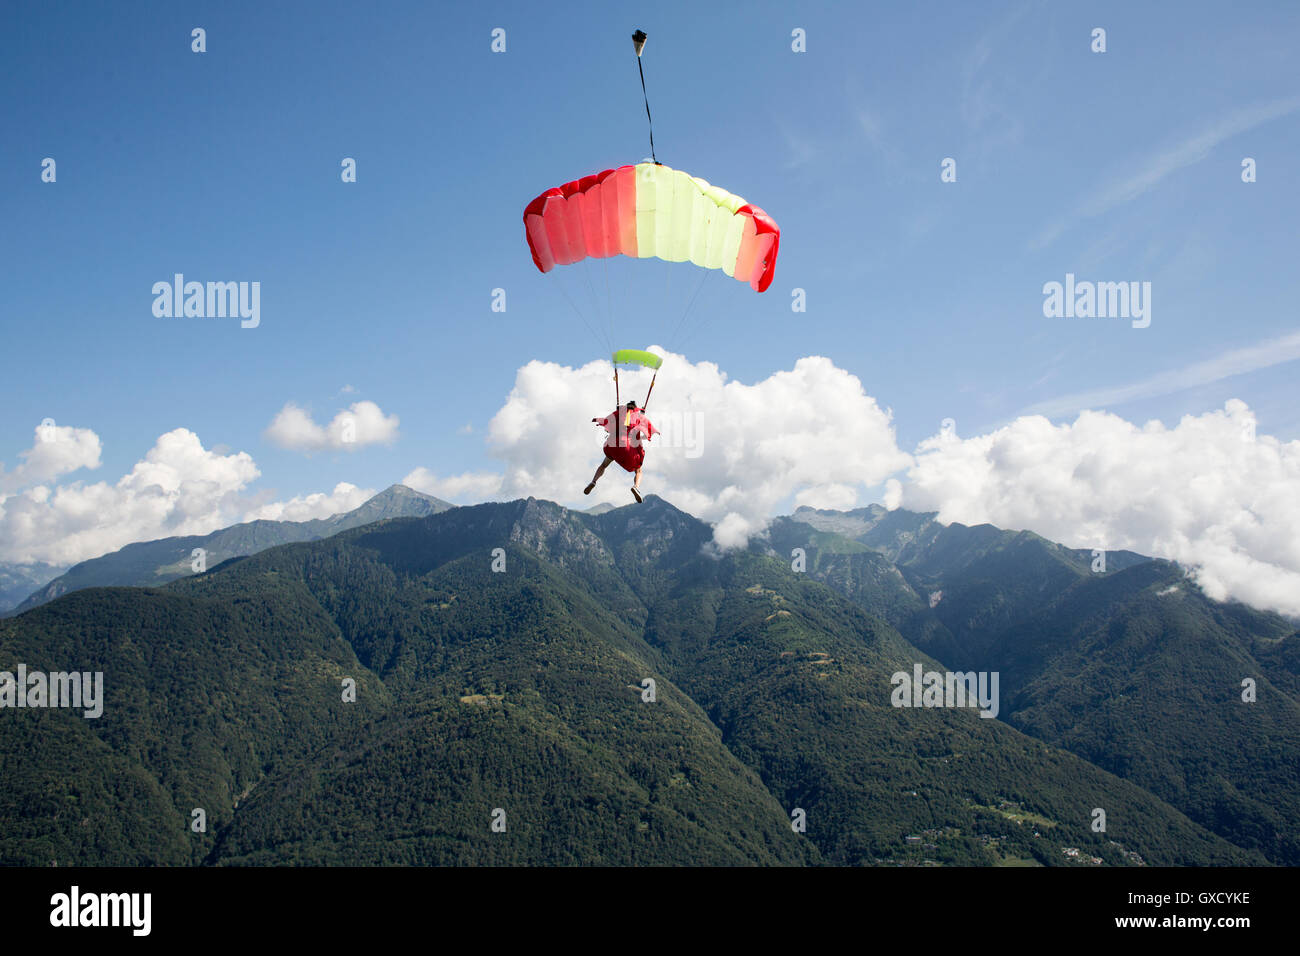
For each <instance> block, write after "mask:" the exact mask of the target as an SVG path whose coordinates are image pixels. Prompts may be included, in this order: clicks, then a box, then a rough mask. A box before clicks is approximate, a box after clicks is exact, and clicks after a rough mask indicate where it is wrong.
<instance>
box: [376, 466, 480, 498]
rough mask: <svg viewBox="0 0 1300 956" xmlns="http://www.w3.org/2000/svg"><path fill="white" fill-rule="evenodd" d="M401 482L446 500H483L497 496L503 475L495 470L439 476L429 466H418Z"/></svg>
mask: <svg viewBox="0 0 1300 956" xmlns="http://www.w3.org/2000/svg"><path fill="white" fill-rule="evenodd" d="M401 484H403V485H406V487H408V488H414V489H415V490H416V491H422V492H424V493H425V494H426V495H433V496H434V497H435V498H442V499H444V500H446V501H454V500H455V499H457V498H465V497H467V498H469V499H470V500H473V501H481V500H482V499H484V498H491V497H493V496H495V495H496V494H497V492H498V491H500V490H501V476H500V475H499V474H497V473H495V472H471V471H467V472H465V473H463V474H460V475H451V476H450V477H447V478H439V477H438V476H437V475H435V474H434V473H433V472H431V471H429V469H427V468H416V469H415V470H414V471H412V472H410V473H409V474H408V475H407V476H406V477H405V478H403V479H402V481H401Z"/></svg>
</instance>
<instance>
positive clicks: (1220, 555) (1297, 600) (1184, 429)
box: [885, 399, 1300, 615]
mask: <svg viewBox="0 0 1300 956" xmlns="http://www.w3.org/2000/svg"><path fill="white" fill-rule="evenodd" d="M885 503H886V505H887V506H889V507H891V508H892V507H900V506H901V507H904V508H909V509H912V510H915V511H938V512H939V520H940V521H942V522H944V523H948V522H953V521H959V522H961V523H963V524H968V525H970V524H979V523H982V522H988V523H990V524H994V525H997V526H999V527H1003V528H1012V529H1022V528H1024V529H1029V530H1032V531H1034V532H1036V533H1037V534H1040V535H1043V536H1044V537H1046V538H1050V539H1052V540H1055V541H1060V542H1062V543H1064V544H1067V545H1069V546H1072V547H1080V548H1097V547H1101V548H1105V549H1108V550H1118V549H1131V550H1134V551H1138V552H1141V553H1143V554H1150V555H1154V556H1157V557H1163V558H1168V559H1170V560H1174V561H1177V562H1179V563H1181V564H1183V565H1184V566H1186V567H1189V568H1192V569H1194V573H1195V576H1196V579H1197V582H1198V583H1199V584H1200V586H1201V587H1202V588H1203V589H1204V591H1205V593H1206V594H1208V595H1209V596H1210V597H1212V598H1214V599H1216V600H1226V599H1229V598H1232V599H1236V600H1240V601H1243V602H1245V603H1247V604H1251V605H1253V606H1255V607H1262V608H1269V609H1273V610H1277V611H1280V612H1282V613H1285V614H1292V615H1300V441H1292V442H1280V441H1278V440H1277V439H1275V438H1273V437H1271V436H1267V435H1258V436H1256V435H1255V419H1254V416H1253V414H1252V413H1251V411H1250V409H1249V408H1248V407H1247V406H1246V404H1245V403H1244V402H1241V401H1239V400H1237V399H1233V400H1231V401H1229V402H1228V403H1227V404H1226V405H1225V406H1224V409H1223V410H1222V411H1214V412H1208V413H1206V414H1203V415H1200V416H1192V415H1188V416H1185V417H1184V418H1183V419H1182V420H1181V421H1180V422H1179V423H1178V424H1177V425H1176V426H1175V427H1173V428H1167V427H1165V426H1164V425H1163V424H1161V423H1160V422H1156V421H1153V422H1148V423H1147V424H1146V425H1143V426H1141V427H1139V426H1137V425H1134V424H1132V423H1130V422H1127V421H1125V420H1124V419H1122V418H1119V417H1118V416H1116V415H1112V414H1109V413H1106V412H1092V411H1088V412H1083V413H1082V414H1081V415H1079V417H1078V418H1077V420H1075V421H1074V423H1073V424H1063V425H1053V424H1052V423H1051V422H1049V421H1048V420H1047V419H1046V418H1042V417H1040V416H1029V417H1024V418H1019V419H1017V420H1015V421H1014V422H1012V423H1010V424H1009V425H1007V426H1005V427H1003V428H1000V429H998V430H996V431H994V432H992V433H990V434H987V435H980V436H977V437H974V438H968V439H960V438H957V437H955V436H949V437H944V436H935V437H933V438H930V439H927V440H926V441H925V442H922V444H921V446H920V447H919V449H918V453H917V457H916V462H915V464H914V466H913V467H912V468H911V469H910V471H909V472H908V474H907V477H906V480H905V481H903V482H898V481H890V482H889V483H888V486H887V489H886V495H885Z"/></svg>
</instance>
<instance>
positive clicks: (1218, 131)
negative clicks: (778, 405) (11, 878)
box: [1029, 96, 1300, 249]
mask: <svg viewBox="0 0 1300 956" xmlns="http://www.w3.org/2000/svg"><path fill="white" fill-rule="evenodd" d="M1297 109H1300V96H1289V97H1286V98H1284V99H1278V100H1271V101H1269V102H1267V103H1260V104H1257V105H1255V106H1248V107H1243V108H1241V109H1238V110H1236V111H1234V112H1232V113H1230V114H1228V115H1227V116H1225V117H1222V118H1220V119H1219V120H1218V121H1217V122H1215V123H1214V124H1213V125H1211V126H1209V127H1208V128H1206V129H1204V130H1201V131H1200V132H1199V133H1196V134H1195V135H1193V136H1191V137H1188V138H1187V139H1185V140H1183V141H1182V142H1181V143H1179V144H1178V145H1176V146H1174V147H1173V148H1172V149H1167V150H1165V151H1163V152H1160V153H1156V154H1155V155H1153V156H1149V157H1148V158H1146V159H1145V160H1144V161H1143V162H1142V164H1141V166H1140V168H1139V169H1138V170H1137V171H1136V172H1133V173H1129V174H1127V175H1123V176H1119V177H1117V178H1115V179H1112V180H1111V181H1110V182H1108V183H1106V184H1105V185H1103V186H1102V187H1101V188H1100V189H1097V190H1096V191H1095V192H1093V193H1092V194H1091V195H1089V196H1087V197H1086V198H1085V199H1084V200H1083V201H1082V202H1080V203H1079V205H1078V206H1076V207H1075V209H1074V211H1073V213H1072V214H1070V215H1069V216H1067V217H1065V218H1063V219H1058V220H1056V221H1055V222H1053V223H1051V224H1050V225H1048V226H1047V227H1046V228H1044V229H1043V230H1042V232H1040V233H1039V234H1038V235H1037V236H1035V237H1034V238H1033V239H1032V240H1031V241H1030V243H1029V246H1030V248H1031V249H1041V248H1042V247H1043V246H1046V245H1049V244H1050V243H1052V242H1053V241H1055V240H1056V239H1057V237H1059V236H1060V235H1061V233H1063V232H1065V231H1066V230H1067V229H1069V228H1070V227H1071V226H1072V225H1073V224H1074V223H1076V222H1077V221H1079V220H1081V219H1091V218H1093V217H1095V216H1100V215H1101V214H1103V213H1105V212H1109V211H1110V210H1111V209H1114V208H1115V207H1116V206H1119V205H1122V204H1123V203H1126V202H1130V201H1131V200H1133V199H1136V198H1137V197H1138V196H1141V195H1142V194H1143V193H1145V192H1146V191H1147V190H1149V189H1151V188H1152V187H1153V186H1155V185H1156V184H1157V183H1159V182H1160V181H1161V180H1162V179H1164V178H1165V177H1166V176H1168V175H1169V174H1170V173H1173V172H1176V171H1177V170H1179V169H1183V168H1185V167H1187V166H1191V165H1193V164H1195V163H1199V162H1200V161H1201V160H1203V159H1205V157H1206V156H1208V155H1209V154H1210V151H1211V150H1212V149H1214V147H1216V146H1218V145H1219V144H1220V143H1222V142H1224V141H1225V140H1228V139H1231V138H1232V137H1234V136H1237V135H1238V134H1240V133H1245V132H1247V131H1248V130H1252V129H1254V128H1255V127H1257V126H1262V125H1263V124H1264V123H1267V122H1270V121H1271V120H1275V119H1278V118H1279V117H1282V116H1287V115H1288V114H1290V113H1294V112H1295V111H1296V110H1297Z"/></svg>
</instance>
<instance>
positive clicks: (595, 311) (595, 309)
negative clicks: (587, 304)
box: [582, 259, 614, 351]
mask: <svg viewBox="0 0 1300 956" xmlns="http://www.w3.org/2000/svg"><path fill="white" fill-rule="evenodd" d="M582 275H583V278H585V279H586V280H587V294H588V295H589V296H590V297H591V308H592V315H593V316H594V317H595V320H596V324H597V325H599V326H602V327H603V328H604V329H605V336H604V337H605V348H606V349H607V350H609V351H613V349H614V338H613V336H612V335H611V334H610V332H611V330H610V327H609V326H610V321H609V316H604V321H603V322H602V321H601V318H602V315H601V314H602V313H603V312H604V311H605V310H604V309H602V308H601V307H600V296H599V295H598V294H597V293H596V287H595V285H593V284H592V281H591V260H590V259H583V260H582Z"/></svg>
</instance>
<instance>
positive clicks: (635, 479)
mask: <svg viewBox="0 0 1300 956" xmlns="http://www.w3.org/2000/svg"><path fill="white" fill-rule="evenodd" d="M632 497H633V498H635V499H636V501H637V504H640V503H641V469H640V468H638V469H637V470H636V473H635V474H634V475H633V476H632Z"/></svg>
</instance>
